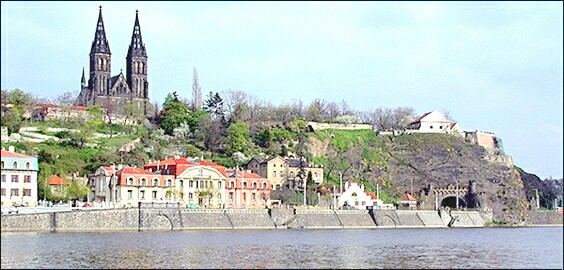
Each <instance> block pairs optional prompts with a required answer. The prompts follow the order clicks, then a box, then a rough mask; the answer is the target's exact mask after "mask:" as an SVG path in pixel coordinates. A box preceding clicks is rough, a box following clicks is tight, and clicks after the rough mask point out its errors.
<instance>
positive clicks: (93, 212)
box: [1, 208, 562, 232]
mask: <svg viewBox="0 0 564 270" xmlns="http://www.w3.org/2000/svg"><path fill="white" fill-rule="evenodd" d="M484 220H485V219H484V218H483V217H482V214H481V213H479V212H476V211H451V212H450V213H449V212H445V211H441V212H438V211H408V210H374V211H369V210H294V209H271V210H267V209H260V210H245V209H179V208H146V209H141V210H139V209H88V210H73V211H66V212H52V213H29V214H7V215H2V219H1V221H2V222H1V223H2V226H1V228H2V231H3V232H6V231H93V230H94V231H103V230H191V229H250V228H254V229H275V228H304V229H316V228H318V229H328V228H426V227H447V226H452V227H484V225H485V223H486V222H485V221H484ZM537 220H539V221H542V222H543V223H544V224H562V214H561V213H556V212H553V213H544V212H539V214H538V217H537ZM558 222H560V223H558ZM539 223H540V222H539ZM539 223H537V224H539Z"/></svg>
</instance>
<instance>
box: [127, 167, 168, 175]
mask: <svg viewBox="0 0 564 270" xmlns="http://www.w3.org/2000/svg"><path fill="white" fill-rule="evenodd" d="M119 174H149V175H159V174H156V173H152V172H150V171H147V170H143V169H141V168H134V167H125V168H123V169H121V171H120V172H119Z"/></svg>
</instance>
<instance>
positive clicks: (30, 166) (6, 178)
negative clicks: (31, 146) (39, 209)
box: [0, 146, 39, 207]
mask: <svg viewBox="0 0 564 270" xmlns="http://www.w3.org/2000/svg"><path fill="white" fill-rule="evenodd" d="M0 160H1V161H0V162H1V165H0V166H1V168H2V170H1V172H2V184H1V187H2V199H1V201H2V207H11V206H13V205H25V206H37V171H38V170H39V169H38V163H37V158H36V157H30V156H26V155H22V154H18V153H15V151H14V147H13V146H10V147H9V148H8V151H6V150H4V149H2V150H0Z"/></svg>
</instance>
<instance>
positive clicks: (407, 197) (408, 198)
mask: <svg viewBox="0 0 564 270" xmlns="http://www.w3.org/2000/svg"><path fill="white" fill-rule="evenodd" d="M399 200H400V201H417V199H415V197H413V195H411V194H409V193H407V192H406V193H405V194H403V196H401V197H400V198H399Z"/></svg>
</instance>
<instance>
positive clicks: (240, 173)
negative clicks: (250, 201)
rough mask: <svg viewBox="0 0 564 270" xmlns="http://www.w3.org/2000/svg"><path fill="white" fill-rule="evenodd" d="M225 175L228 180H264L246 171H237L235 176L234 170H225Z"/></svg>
mask: <svg viewBox="0 0 564 270" xmlns="http://www.w3.org/2000/svg"><path fill="white" fill-rule="evenodd" d="M225 173H226V174H227V176H228V177H229V178H266V177H262V176H260V175H258V174H256V173H253V172H247V171H237V175H235V169H225Z"/></svg>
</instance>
